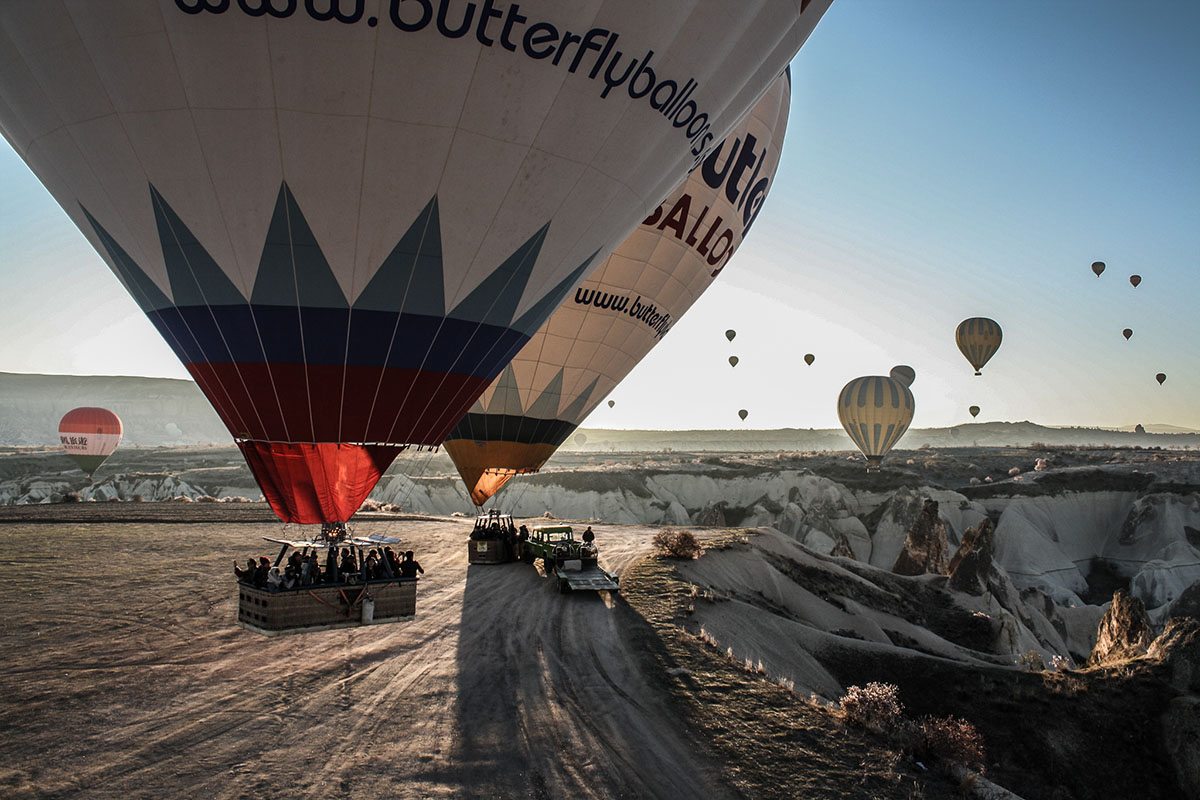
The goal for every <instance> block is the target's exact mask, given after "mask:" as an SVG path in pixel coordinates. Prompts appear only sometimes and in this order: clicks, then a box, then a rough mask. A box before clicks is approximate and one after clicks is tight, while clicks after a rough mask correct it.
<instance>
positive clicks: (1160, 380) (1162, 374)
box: [1154, 372, 1167, 386]
mask: <svg viewBox="0 0 1200 800" xmlns="http://www.w3.org/2000/svg"><path fill="white" fill-rule="evenodd" d="M1154 380H1156V381H1158V385H1159V386H1162V385H1163V383H1164V382H1165V381H1166V380H1167V373H1165V372H1160V373H1158V374H1157V375H1155V376H1154Z"/></svg>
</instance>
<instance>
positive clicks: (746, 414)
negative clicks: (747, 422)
mask: <svg viewBox="0 0 1200 800" xmlns="http://www.w3.org/2000/svg"><path fill="white" fill-rule="evenodd" d="M738 416H739V417H741V418H742V419H745V418H746V417H748V416H750V412H749V411H747V410H746V409H744V408H743V409H742V410H741V411H739V412H738Z"/></svg>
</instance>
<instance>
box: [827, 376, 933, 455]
mask: <svg viewBox="0 0 1200 800" xmlns="http://www.w3.org/2000/svg"><path fill="white" fill-rule="evenodd" d="M914 411H916V401H915V400H913V394H912V392H911V391H910V390H909V388H908V387H907V386H905V385H904V384H903V383H901V382H900V381H898V380H896V379H895V378H891V377H886V376H884V375H867V376H865V377H862V378H855V379H854V380H852V381H850V382H849V383H847V384H846V385H845V387H843V388H842V392H841V394H840V395H838V419H839V420H841V423H842V427H843V428H845V429H846V433H848V434H850V438H851V439H853V440H854V443H855V444H856V445H858V449H859V450H861V451H862V454H863V455H864V456H866V457H867V471H868V472H877V471H878V470H879V464H880V462H882V461H883V459H884V456H886V455H887V454H888V451H890V450H891V449H892V448H893V447H894V446H895V445H896V442H898V441H900V437H901V436H903V435H904V432H905V431H907V430H908V426H909V425H910V424H911V423H912V419H913V412H914Z"/></svg>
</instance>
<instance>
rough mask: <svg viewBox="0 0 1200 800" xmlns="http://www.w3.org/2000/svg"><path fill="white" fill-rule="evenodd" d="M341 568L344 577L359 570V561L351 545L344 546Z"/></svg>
mask: <svg viewBox="0 0 1200 800" xmlns="http://www.w3.org/2000/svg"><path fill="white" fill-rule="evenodd" d="M339 569H340V570H341V573H342V577H343V578H348V577H350V576H351V575H353V574H354V573H356V572H358V563H357V561H355V558H354V551H353V550H351V549H350V548H349V547H343V548H342V563H341V565H340V566H339Z"/></svg>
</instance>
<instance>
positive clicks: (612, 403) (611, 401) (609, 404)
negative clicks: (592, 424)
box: [608, 400, 617, 408]
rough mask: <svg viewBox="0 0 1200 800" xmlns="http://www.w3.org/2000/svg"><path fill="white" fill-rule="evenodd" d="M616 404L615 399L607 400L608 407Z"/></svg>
mask: <svg viewBox="0 0 1200 800" xmlns="http://www.w3.org/2000/svg"><path fill="white" fill-rule="evenodd" d="M616 404H617V401H616V400H609V401H608V407H609V408H612V407H613V406H615V405H616Z"/></svg>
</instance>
